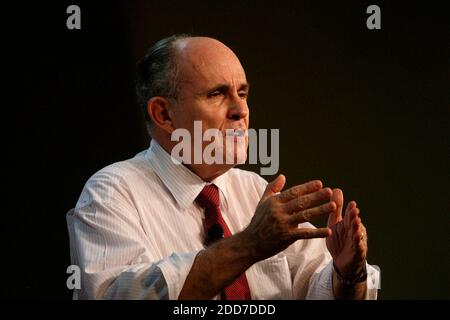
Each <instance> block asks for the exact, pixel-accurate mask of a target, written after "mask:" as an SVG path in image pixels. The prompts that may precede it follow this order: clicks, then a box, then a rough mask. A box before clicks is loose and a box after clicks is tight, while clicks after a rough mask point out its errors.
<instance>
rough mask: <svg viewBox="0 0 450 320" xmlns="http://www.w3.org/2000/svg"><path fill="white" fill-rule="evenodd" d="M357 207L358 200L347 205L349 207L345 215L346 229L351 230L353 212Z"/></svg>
mask: <svg viewBox="0 0 450 320" xmlns="http://www.w3.org/2000/svg"><path fill="white" fill-rule="evenodd" d="M355 209H357V207H356V202H355V201H350V202H349V204H348V205H347V209H346V210H345V216H344V226H345V230H349V229H350V228H351V225H350V220H351V219H350V217H351V212H352V211H353V210H355Z"/></svg>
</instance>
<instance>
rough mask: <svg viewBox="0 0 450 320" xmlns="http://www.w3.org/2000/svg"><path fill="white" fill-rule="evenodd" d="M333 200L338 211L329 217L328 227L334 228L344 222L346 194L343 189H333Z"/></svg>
mask: <svg viewBox="0 0 450 320" xmlns="http://www.w3.org/2000/svg"><path fill="white" fill-rule="evenodd" d="M331 200H332V201H334V202H335V203H336V210H335V211H334V212H332V213H331V214H330V216H329V217H328V223H327V226H328V227H331V226H334V225H335V224H336V223H338V222H339V221H341V220H342V207H343V206H344V193H343V192H342V190H341V189H333V195H332V196H331Z"/></svg>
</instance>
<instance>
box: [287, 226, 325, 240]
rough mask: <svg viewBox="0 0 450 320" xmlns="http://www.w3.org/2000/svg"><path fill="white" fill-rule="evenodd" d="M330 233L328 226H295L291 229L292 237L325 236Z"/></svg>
mask: <svg viewBox="0 0 450 320" xmlns="http://www.w3.org/2000/svg"><path fill="white" fill-rule="evenodd" d="M330 235H331V229H330V228H319V229H316V228H297V229H295V230H293V231H292V237H293V239H296V240H299V239H312V238H326V237H329V236H330Z"/></svg>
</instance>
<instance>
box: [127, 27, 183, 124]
mask: <svg viewBox="0 0 450 320" xmlns="http://www.w3.org/2000/svg"><path fill="white" fill-rule="evenodd" d="M191 37H192V36H190V35H187V34H176V35H172V36H170V37H167V38H164V39H161V40H159V41H158V42H157V43H155V44H154V45H153V46H152V47H151V48H150V49H148V51H147V53H146V54H145V56H144V57H143V58H142V59H141V60H140V61H139V62H138V65H137V72H136V80H135V85H136V95H137V100H138V104H139V106H140V107H141V108H142V110H143V112H144V116H145V121H146V124H147V130H148V131H149V133H150V128H151V125H152V119H151V118H150V116H149V115H148V112H147V102H148V100H150V99H151V98H152V97H156V96H161V97H166V98H174V99H176V98H177V95H178V77H177V74H178V70H177V62H176V59H175V50H174V47H175V46H174V44H175V42H177V41H178V40H182V39H187V38H191Z"/></svg>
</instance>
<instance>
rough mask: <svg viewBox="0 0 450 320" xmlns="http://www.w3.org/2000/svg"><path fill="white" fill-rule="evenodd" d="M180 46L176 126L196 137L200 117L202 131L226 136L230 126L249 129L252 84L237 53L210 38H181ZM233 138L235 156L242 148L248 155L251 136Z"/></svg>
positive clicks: (174, 113)
mask: <svg viewBox="0 0 450 320" xmlns="http://www.w3.org/2000/svg"><path fill="white" fill-rule="evenodd" d="M178 46H179V51H178V56H177V61H178V70H179V94H178V99H177V101H176V103H175V106H174V108H173V110H172V111H173V118H172V120H173V125H174V127H175V129H176V128H185V129H187V130H189V132H190V133H191V136H192V137H194V121H201V122H202V131H203V132H205V131H206V130H208V129H219V130H220V131H221V133H222V134H223V136H224V137H225V134H226V130H227V129H234V130H236V129H241V130H244V131H245V130H247V129H248V125H249V109H248V105H247V96H248V90H249V87H248V83H247V79H246V76H245V72H244V69H243V68H242V66H241V64H240V62H239V60H238V58H237V57H236V56H235V54H234V53H233V52H232V51H231V50H230V49H229V48H228V47H226V46H225V45H223V44H222V43H220V42H219V41H217V40H214V39H209V38H193V39H189V40H187V41H181V42H180V43H179V44H178ZM228 132H229V130H228ZM231 139H232V140H234V158H235V160H236V157H237V154H236V153H237V152H239V151H238V150H239V148H240V150H241V152H242V148H244V149H243V150H244V154H245V155H246V150H247V146H248V139H247V138H245V139H237V138H231ZM238 140H241V141H242V140H243V141H244V143H240V144H239V143H238ZM209 143H210V142H204V143H203V146H204V147H205V145H207V144H209ZM224 144H225V140H224ZM226 152H228V150H227V151H226Z"/></svg>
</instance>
